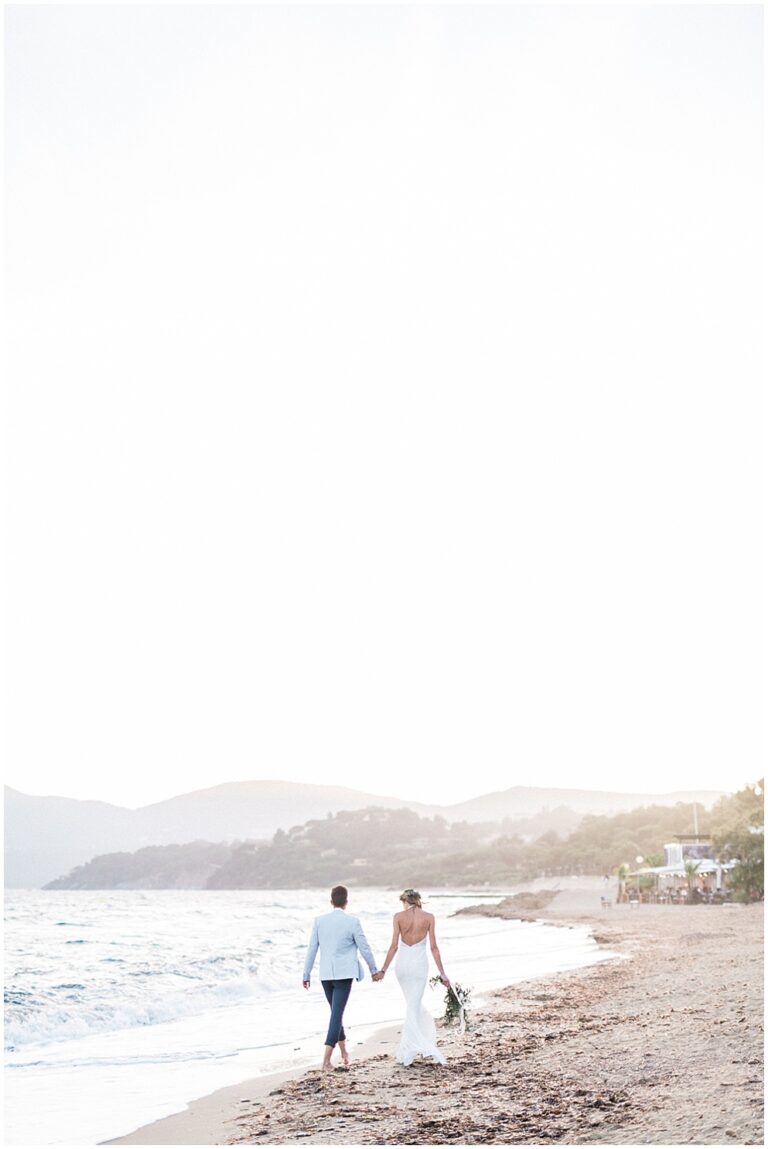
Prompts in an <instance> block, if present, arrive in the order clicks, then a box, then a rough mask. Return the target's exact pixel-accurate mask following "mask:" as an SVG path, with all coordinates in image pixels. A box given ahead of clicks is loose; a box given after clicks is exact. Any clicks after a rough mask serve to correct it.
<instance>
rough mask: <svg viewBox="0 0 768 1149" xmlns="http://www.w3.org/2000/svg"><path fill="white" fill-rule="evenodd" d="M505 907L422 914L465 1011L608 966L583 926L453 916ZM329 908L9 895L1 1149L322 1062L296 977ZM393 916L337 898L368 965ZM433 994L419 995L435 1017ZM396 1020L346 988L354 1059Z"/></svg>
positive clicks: (319, 1018)
mask: <svg viewBox="0 0 768 1149" xmlns="http://www.w3.org/2000/svg"><path fill="white" fill-rule="evenodd" d="M507 892H509V891H504V893H507ZM500 896H501V894H500V893H498V892H497V893H488V894H483V895H478V894H477V893H470V892H466V893H462V892H460V891H457V892H453V893H441V894H439V895H434V896H432V897H430V898H429V902H428V905H427V908H428V909H430V910H431V911H432V912H433V913H435V914H436V917H437V935H438V943H439V945H440V949H441V952H442V956H443V962H444V967H445V970H446V973H447V974H448V975H449V977H450V978H451V979H452V980H453V981H455V982H459V983H460V984H461V985H462V986H466V987H469V988H471V989H472V1003H473V1004H476V1003H477V1001H478V999H479V998H480V996H481V995H482V993H483V992H487V991H489V990H492V989H495V988H500V987H501V986H505V985H509V984H511V983H514V982H516V981H521V980H524V979H526V978H530V977H535V976H538V975H540V974H545V973H551V972H555V971H557V970H565V969H573V968H575V967H577V966H582V965H586V964H589V963H591V962H594V961H599V960H601V959H602V958H603V957H606V956H609V955H607V954H606V953H605V951H602V950H599V949H598V947H597V945H596V943H595V941H594V939H593V938H592V937H591V935H590V933H589V930H588V929H586V928H582V927H579V928H576V927H574V928H571V929H563V928H557V927H554V926H548V925H545V924H542V923H539V922H520V921H503V920H500V919H495V918H486V917H482V916H474V915H467V916H459V917H454V916H452V915H453V914H454V913H455V911H456V910H458V909H459V908H461V907H462V906H466V905H468V904H471V903H478V902H481V901H484V900H487V901H489V902H494V901H496V900H498V898H499V897H500ZM329 908H330V906H329V902H328V891H327V890H325V889H324V890H247V891H198V890H189V891H186V890H183V891H180V890H153V891H143V890H141V891H139V890H117V891H116V890H104V891H70V890H66V891H64V890H56V891H54V890H50V891H47V890H24V891H20V890H16V891H8V892H7V893H6V926H5V938H6V980H5V1047H6V1071H5V1086H6V1088H5V1114H6V1116H5V1121H6V1128H5V1140H6V1143H9V1144H14V1145H25V1144H26V1145H29V1144H36V1145H42V1144H50V1145H55V1144H96V1143H98V1142H99V1141H103V1140H106V1139H108V1138H111V1137H118V1136H120V1135H122V1134H125V1133H129V1132H131V1131H132V1130H133V1129H136V1128H137V1127H138V1126H140V1125H144V1124H147V1123H148V1122H150V1121H154V1120H156V1119H157V1118H159V1117H164V1116H167V1115H168V1114H169V1113H175V1112H178V1111H179V1110H181V1109H184V1107H185V1105H186V1103H187V1102H188V1101H190V1100H192V1099H193V1098H195V1097H200V1096H202V1095H204V1094H206V1093H210V1092H212V1091H213V1090H215V1089H220V1088H221V1087H222V1086H225V1085H231V1084H234V1083H236V1082H238V1081H242V1080H245V1079H246V1078H248V1077H252V1076H256V1075H259V1074H265V1073H271V1072H275V1071H278V1070H282V1069H286V1068H291V1067H294V1066H304V1065H313V1064H316V1063H319V1060H320V1057H321V1054H322V1043H323V1038H324V1035H325V1028H326V1024H327V1019H328V1007H327V1004H326V1001H325V997H324V995H323V992H322V987H321V985H320V981H319V977H318V965H316V966H315V971H314V975H313V981H312V986H311V988H310V990H309V991H305V990H304V989H303V988H302V985H301V978H302V967H303V963H304V955H305V952H306V945H307V941H308V937H309V931H310V928H311V924H312V920H313V918H314V917H315V916H316V915H317V914H321V913H325V912H326V910H328V909H329ZM400 908H401V907H400V905H399V903H398V901H397V894H396V893H393V892H392V891H385V890H356V891H354V892H353V896H352V898H351V899H350V905H349V911H350V912H351V913H355V914H357V915H358V916H359V917H360V919H361V921H362V923H363V928H364V930H365V933H366V936H367V937H368V940H369V942H370V944H371V947H372V948H373V951H374V954H375V956H376V958H377V960H378V961H379V962H380V963H381V962H383V960H384V955H385V953H386V950H387V947H388V945H389V942H390V939H391V921H392V915H393V914H394V913H396V912H397V911H398V910H399V909H400ZM432 972H433V973H434V972H435V971H434V970H433V971H432ZM443 994H444V990H442V988H438V989H435V990H432V989H428V990H427V993H426V996H425V1001H426V1003H427V1005H428V1007H429V1008H430V1009H431V1010H432V1012H433V1013H434V1014H435V1015H436V1016H438V1015H440V1014H441V1013H442V1009H443ZM402 1014H403V1001H402V995H401V993H400V990H399V987H398V985H397V981H396V979H395V978H394V977H391V978H386V979H385V980H384V981H383V982H381V983H379V984H373V983H372V982H371V981H370V978H369V977H366V980H365V981H364V982H362V983H359V984H356V985H355V986H354V987H353V991H352V997H351V999H350V1003H349V1005H348V1006H347V1011H346V1015H345V1027H346V1029H347V1034H348V1043H349V1048H350V1050H351V1052H352V1053H353V1054H354V1047H355V1045H356V1044H357V1043H358V1042H361V1041H362V1040H363V1039H364V1038H366V1037H367V1036H369V1035H370V1034H371V1033H372V1032H374V1031H375V1030H376V1029H377V1028H380V1027H381V1026H384V1025H388V1024H392V1023H397V1022H398V1021H399V1020H400V1019H401V1018H402Z"/></svg>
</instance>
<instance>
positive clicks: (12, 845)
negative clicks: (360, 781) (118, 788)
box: [5, 781, 426, 889]
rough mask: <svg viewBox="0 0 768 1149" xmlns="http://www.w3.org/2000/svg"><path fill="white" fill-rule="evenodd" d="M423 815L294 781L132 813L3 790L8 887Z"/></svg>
mask: <svg viewBox="0 0 768 1149" xmlns="http://www.w3.org/2000/svg"><path fill="white" fill-rule="evenodd" d="M371 805H376V806H382V807H385V808H392V809H401V808H404V807H408V808H409V809H414V810H417V811H419V812H423V811H424V810H425V809H426V807H422V806H420V805H418V804H417V803H410V802H405V801H403V800H402V799H400V798H390V797H381V796H379V795H374V794H368V793H364V792H362V791H359V790H351V789H348V788H346V787H342V786H312V785H304V784H301V783H292V782H275V781H263V782H262V781H254V782H226V783H223V784H222V785H220V786H211V787H209V788H207V789H205V790H194V791H192V792H191V793H189V794H180V795H179V796H178V797H175V798H169V799H167V800H166V801H164V802H154V803H152V804H151V805H149V806H141V807H139V808H138V809H137V810H130V809H127V808H125V807H122V806H112V805H110V804H109V803H107V802H90V801H81V800H78V799H76V798H58V797H38V796H36V795H32V794H23V793H21V791H19V790H14V789H12V788H11V787H10V786H6V787H5V885H6V887H10V888H15V889H30V888H36V887H39V886H43V885H45V884H46V883H47V882H50V881H52V880H53V879H54V878H57V877H59V876H60V875H61V874H65V873H67V871H69V870H71V869H72V867H73V866H77V865H81V864H83V863H84V862H87V861H89V859H91V858H93V857H94V855H96V854H104V853H112V852H115V851H132V850H138V849H141V848H142V847H143V846H164V845H170V844H173V843H180V842H193V841H196V840H204V841H207V842H232V841H243V840H245V839H269V838H271V837H272V835H273V834H274V833H275V831H276V830H278V829H282V830H289V829H290V828H291V826H296V825H301V824H303V823H304V822H306V821H308V820H309V819H310V818H324V817H325V816H326V815H327V814H329V813H331V814H335V813H336V812H337V811H339V810H360V809H363V808H364V807H366V806H371Z"/></svg>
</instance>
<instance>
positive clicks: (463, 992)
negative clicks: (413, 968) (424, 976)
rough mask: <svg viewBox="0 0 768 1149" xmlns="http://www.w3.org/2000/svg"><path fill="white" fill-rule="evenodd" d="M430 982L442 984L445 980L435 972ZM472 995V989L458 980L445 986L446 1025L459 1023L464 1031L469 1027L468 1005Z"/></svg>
mask: <svg viewBox="0 0 768 1149" xmlns="http://www.w3.org/2000/svg"><path fill="white" fill-rule="evenodd" d="M429 984H430V985H431V986H438V985H442V984H443V981H442V978H440V977H439V976H438V975H437V974H435V976H434V977H431V978H430V979H429ZM471 997H472V990H471V989H467V988H465V987H464V986H462V985H459V983H458V982H457V981H456V982H453V984H451V985H447V986H446V987H445V1013H444V1014H443V1022H444V1024H445V1025H458V1026H459V1029H460V1030H461V1032H462V1033H463V1032H464V1030H465V1029H469V1015H468V1014H467V1008H466V1007H467V1005H468V1003H469V999H470V998H471Z"/></svg>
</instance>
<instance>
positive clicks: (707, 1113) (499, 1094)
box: [101, 885, 763, 1145]
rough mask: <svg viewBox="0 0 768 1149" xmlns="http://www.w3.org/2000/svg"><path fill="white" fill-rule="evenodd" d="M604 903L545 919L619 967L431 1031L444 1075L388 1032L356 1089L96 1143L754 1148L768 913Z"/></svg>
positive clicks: (192, 1106)
mask: <svg viewBox="0 0 768 1149" xmlns="http://www.w3.org/2000/svg"><path fill="white" fill-rule="evenodd" d="M601 892H602V889H598V887H597V885H594V886H592V887H591V888H586V889H585V888H579V889H570V888H567V889H565V890H562V889H561V890H559V891H558V892H557V893H556V895H555V896H554V897H553V898H552V900H551V901H550V903H549V905H547V907H546V908H545V909H543V910H542V911H541V912H540V913H538V914H536V915H535V916H536V919H537V920H539V921H542V922H546V923H547V924H551V925H560V926H568V925H578V926H584V925H588V926H589V927H590V928H591V930H592V935H593V937H594V939H595V941H596V942H597V943H598V945H599V946H601V947H602V948H608V949H610V950H611V951H613V952H614V953H615V954H616V955H617V956H616V957H614V958H608V959H603V960H599V961H597V962H593V963H591V964H590V965H588V966H584V967H581V968H578V969H575V970H571V971H559V972H555V973H549V974H544V975H541V976H538V977H533V978H530V979H528V980H526V981H524V982H518V983H515V984H513V985H512V986H510V987H508V988H507V989H501V990H496V991H494V992H492V993H488V994H485V995H484V1004H483V1006H482V1007H481V1008H479V1009H477V1010H473V1009H470V1012H471V1021H472V1029H471V1031H470V1032H469V1033H468V1034H467V1035H465V1037H464V1038H460V1037H459V1036H458V1034H456V1032H455V1031H448V1030H445V1029H440V1030H439V1043H440V1046H441V1048H442V1049H443V1051H444V1052H445V1053H446V1055H447V1058H448V1065H447V1067H446V1068H445V1069H440V1068H439V1067H437V1066H435V1065H434V1064H433V1063H431V1062H416V1063H415V1064H414V1066H412V1067H410V1068H409V1069H405V1068H404V1067H402V1066H398V1065H397V1064H396V1063H395V1062H394V1059H393V1057H392V1054H393V1052H394V1049H393V1045H394V1044H395V1043H396V1042H397V1040H398V1038H399V1027H398V1026H394V1027H388V1028H385V1029H381V1030H378V1031H376V1032H375V1033H374V1034H373V1035H372V1036H371V1037H369V1038H368V1039H367V1040H365V1041H364V1042H363V1043H361V1044H360V1045H359V1046H357V1047H356V1053H355V1057H354V1059H353V1062H352V1066H351V1070H350V1072H349V1073H344V1072H336V1073H334V1072H332V1073H329V1074H321V1073H320V1072H319V1070H318V1069H312V1068H310V1069H307V1068H306V1067H304V1068H296V1069H289V1070H285V1071H283V1072H281V1073H277V1074H271V1075H269V1076H265V1077H258V1078H251V1079H247V1080H246V1081H244V1082H241V1083H239V1084H236V1085H234V1086H227V1087H225V1088H224V1089H220V1090H217V1091H216V1092H215V1093H212V1094H208V1095H206V1096H204V1097H200V1098H197V1099H195V1100H194V1101H191V1102H189V1104H188V1105H187V1108H186V1109H185V1110H184V1111H182V1112H179V1113H176V1114H173V1115H170V1116H168V1117H164V1118H161V1119H159V1120H157V1121H155V1122H153V1123H151V1124H149V1125H145V1126H142V1127H141V1128H139V1129H137V1130H135V1131H134V1132H132V1133H129V1134H127V1135H124V1136H121V1137H118V1138H114V1139H112V1140H109V1141H104V1142H101V1144H107V1145H119V1144H125V1145H128V1144H134V1145H136V1144H144V1145H147V1144H154V1145H172V1144H175V1145H216V1144H218V1145H226V1144H246V1143H247V1144H294V1143H296V1144H298V1143H299V1142H300V1141H303V1142H304V1143H305V1144H318V1145H330V1144H345V1145H362V1144H399V1145H402V1144H441V1145H445V1144H483V1143H486V1144H491V1143H495V1144H514V1143H523V1144H537V1143H540V1144H552V1143H561V1144H584V1143H591V1142H603V1143H608V1144H640V1143H647V1144H664V1145H676V1144H684V1143H691V1142H694V1143H696V1144H712V1145H722V1144H762V1135H763V1134H762V1128H763V1127H762V1102H763V1081H762V1028H763V1027H762V1020H763V1015H762V959H763V952H762V949H763V932H762V920H763V907H762V905H755V906H717V907H715V906H642V907H640V906H638V907H629V906H626V905H624V906H614V907H612V908H611V909H610V910H602V909H601V908H600V893H601ZM515 916H516V917H520V918H523V919H524V918H525V917H526V916H527V915H526V914H525V913H524V912H523V913H516V914H515ZM627 959H629V960H627ZM245 1099H247V1100H245Z"/></svg>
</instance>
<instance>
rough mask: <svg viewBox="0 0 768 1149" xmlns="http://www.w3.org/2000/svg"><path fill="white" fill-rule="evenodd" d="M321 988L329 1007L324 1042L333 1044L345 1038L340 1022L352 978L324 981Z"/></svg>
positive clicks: (347, 999) (350, 988)
mask: <svg viewBox="0 0 768 1149" xmlns="http://www.w3.org/2000/svg"><path fill="white" fill-rule="evenodd" d="M323 989H324V990H325V996H326V997H327V998H328V1004H329V1006H330V1007H331V1020H330V1022H329V1023H328V1036H327V1037H326V1039H325V1044H326V1045H331V1046H333V1045H335V1044H336V1042H337V1041H346V1040H347V1037H346V1034H345V1033H344V1026H343V1025H342V1024H341V1022H342V1018H343V1017H344V1009H345V1007H346V1004H347V1002H348V1001H349V995H350V992H351V990H352V978H351V977H343V978H337V979H335V980H333V981H324V982H323Z"/></svg>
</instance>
